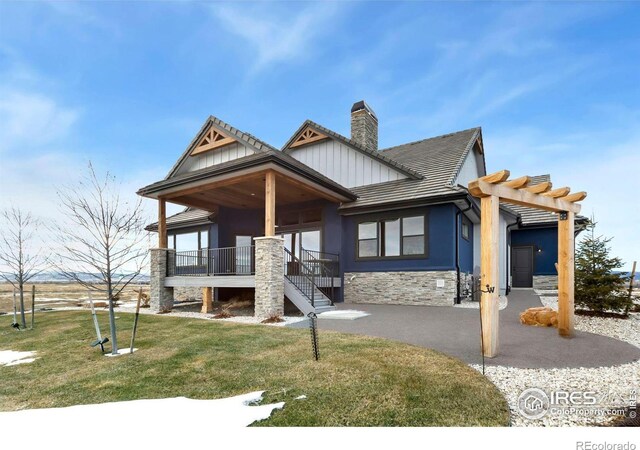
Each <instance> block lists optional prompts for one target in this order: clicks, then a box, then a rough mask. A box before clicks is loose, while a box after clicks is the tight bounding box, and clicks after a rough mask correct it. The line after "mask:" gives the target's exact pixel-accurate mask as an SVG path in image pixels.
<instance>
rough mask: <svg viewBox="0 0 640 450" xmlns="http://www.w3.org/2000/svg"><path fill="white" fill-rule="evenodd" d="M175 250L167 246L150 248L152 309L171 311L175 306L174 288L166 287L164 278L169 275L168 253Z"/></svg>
mask: <svg viewBox="0 0 640 450" xmlns="http://www.w3.org/2000/svg"><path fill="white" fill-rule="evenodd" d="M174 251H175V250H168V249H166V248H152V249H151V250H150V252H151V258H150V261H149V262H150V265H151V267H150V270H149V273H150V280H149V291H150V295H151V301H150V303H151V310H152V311H155V312H160V311H170V310H171V309H172V308H173V288H171V287H165V285H164V280H165V278H166V277H167V254H168V253H169V252H174Z"/></svg>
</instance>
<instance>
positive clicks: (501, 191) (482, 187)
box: [469, 179, 580, 213]
mask: <svg viewBox="0 0 640 450" xmlns="http://www.w3.org/2000/svg"><path fill="white" fill-rule="evenodd" d="M469 192H470V193H471V195H473V196H474V197H480V198H482V197H488V196H491V195H494V196H496V197H500V200H502V201H504V202H507V203H513V204H515V205H522V206H529V207H532V208H539V209H544V210H546V211H551V212H562V211H571V212H574V213H578V212H580V205H579V204H577V203H573V202H568V201H566V200H563V199H560V198H553V197H549V196H542V195H538V194H534V193H532V192H530V191H528V190H527V189H514V188H510V187H508V186H505V185H504V184H493V183H488V182H486V181H482V179H478V180H475V181H472V182H470V183H469Z"/></svg>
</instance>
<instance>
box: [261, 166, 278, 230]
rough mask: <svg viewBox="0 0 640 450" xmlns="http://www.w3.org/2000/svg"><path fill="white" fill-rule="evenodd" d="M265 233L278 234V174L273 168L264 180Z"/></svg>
mask: <svg viewBox="0 0 640 450" xmlns="http://www.w3.org/2000/svg"><path fill="white" fill-rule="evenodd" d="M264 235H265V236H275V235H276V174H275V172H273V171H271V170H270V171H269V172H267V174H266V177H265V181H264Z"/></svg>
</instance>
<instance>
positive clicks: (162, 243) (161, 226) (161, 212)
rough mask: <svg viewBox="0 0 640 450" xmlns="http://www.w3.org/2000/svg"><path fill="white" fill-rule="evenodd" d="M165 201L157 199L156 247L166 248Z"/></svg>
mask: <svg viewBox="0 0 640 450" xmlns="http://www.w3.org/2000/svg"><path fill="white" fill-rule="evenodd" d="M167 242H168V241H167V202H166V201H165V199H163V198H159V199H158V248H167V247H168V245H167Z"/></svg>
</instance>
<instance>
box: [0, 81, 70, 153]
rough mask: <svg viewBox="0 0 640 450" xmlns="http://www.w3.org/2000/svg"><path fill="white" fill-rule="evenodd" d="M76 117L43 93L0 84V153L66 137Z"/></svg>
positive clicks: (26, 149) (25, 148) (36, 145)
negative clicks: (0, 85)
mask: <svg viewBox="0 0 640 450" xmlns="http://www.w3.org/2000/svg"><path fill="white" fill-rule="evenodd" d="M78 116H79V112H78V110H76V109H74V108H69V107H65V106H62V105H60V104H59V103H58V102H56V101H55V100H54V99H53V98H51V97H48V96H46V95H43V94H39V93H35V92H27V91H23V90H20V89H19V88H18V89H13V88H10V87H0V152H3V151H7V150H9V149H18V148H20V149H22V150H23V151H29V150H30V149H31V148H33V147H39V146H43V145H46V144H50V143H52V142H54V141H56V140H58V139H60V138H63V137H65V136H67V134H68V133H69V130H70V129H71V127H73V125H74V124H75V122H76V121H77V119H78Z"/></svg>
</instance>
